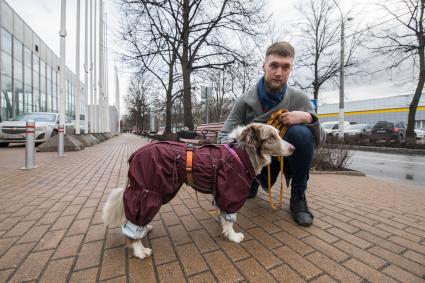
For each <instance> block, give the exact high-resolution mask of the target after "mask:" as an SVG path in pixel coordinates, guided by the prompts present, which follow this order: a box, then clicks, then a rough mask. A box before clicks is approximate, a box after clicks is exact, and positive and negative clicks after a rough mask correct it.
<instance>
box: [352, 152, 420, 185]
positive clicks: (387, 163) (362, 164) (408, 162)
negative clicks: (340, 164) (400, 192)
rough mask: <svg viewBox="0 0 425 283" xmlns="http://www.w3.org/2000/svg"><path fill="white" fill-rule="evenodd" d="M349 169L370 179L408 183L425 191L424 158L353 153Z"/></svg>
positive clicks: (375, 153) (376, 153)
mask: <svg viewBox="0 0 425 283" xmlns="http://www.w3.org/2000/svg"><path fill="white" fill-rule="evenodd" d="M353 153H354V154H353V158H352V162H351V164H350V165H349V166H348V168H349V169H353V170H358V171H361V172H363V173H365V174H366V175H367V176H370V177H377V178H382V179H386V180H390V181H397V182H408V183H410V184H415V185H419V186H421V187H423V188H424V189H425V156H424V155H403V154H388V153H379V152H370V151H353Z"/></svg>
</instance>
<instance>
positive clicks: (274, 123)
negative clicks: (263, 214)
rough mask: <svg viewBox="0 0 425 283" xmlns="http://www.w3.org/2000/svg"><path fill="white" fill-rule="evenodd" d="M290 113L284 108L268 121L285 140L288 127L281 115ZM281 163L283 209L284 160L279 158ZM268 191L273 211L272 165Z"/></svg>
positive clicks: (280, 197)
mask: <svg viewBox="0 0 425 283" xmlns="http://www.w3.org/2000/svg"><path fill="white" fill-rule="evenodd" d="M285 112H288V110H287V109H285V108H283V109H281V110H279V111H276V112H275V113H273V114H272V116H271V117H270V118H269V120H267V125H271V126H273V127H275V128H276V129H278V130H279V136H280V137H281V138H283V137H284V136H285V134H286V131H287V130H288V127H286V126H285V125H283V124H282V121H281V120H280V115H281V114H283V113H285ZM278 158H279V162H280V192H279V208H282V203H283V174H284V170H283V169H284V158H283V156H279V157H278ZM267 191H268V194H269V203H270V206H271V207H272V208H273V209H276V206H275V205H274V203H273V197H272V190H271V173H270V164H268V165H267Z"/></svg>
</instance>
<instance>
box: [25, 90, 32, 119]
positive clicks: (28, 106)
mask: <svg viewBox="0 0 425 283" xmlns="http://www.w3.org/2000/svg"><path fill="white" fill-rule="evenodd" d="M24 99H25V100H24V112H32V88H31V85H28V84H25V86H24Z"/></svg>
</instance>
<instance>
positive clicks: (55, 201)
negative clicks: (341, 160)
mask: <svg viewBox="0 0 425 283" xmlns="http://www.w3.org/2000/svg"><path fill="white" fill-rule="evenodd" d="M144 142H146V140H144V139H142V138H140V137H138V136H134V135H130V134H124V135H121V136H119V137H115V138H112V139H110V140H108V141H105V142H103V143H101V144H98V145H95V146H93V147H90V148H86V149H84V150H83V151H80V152H67V153H66V156H65V157H63V158H59V157H56V153H36V165H37V166H38V168H36V169H34V170H31V171H26V170H21V169H20V168H21V167H22V166H23V164H24V148H23V147H17V148H0V282H22V281H33V282H55V283H56V282H99V281H102V282H173V283H174V282H185V281H190V282H338V281H341V282H425V219H424V218H425V187H414V186H409V185H403V184H391V183H384V182H383V181H381V180H377V179H373V178H368V177H358V176H343V175H332V174H331V175H328V174H326V175H324V174H320V175H312V176H311V177H310V188H309V190H308V200H309V204H310V206H311V208H312V210H313V212H314V215H315V220H314V225H313V226H312V227H309V228H302V227H300V226H297V225H296V224H294V222H293V221H292V219H291V216H290V214H289V212H288V194H287V191H286V194H285V199H284V207H283V208H282V209H280V210H277V211H273V210H272V209H271V208H270V206H269V204H268V202H267V195H266V194H265V193H263V192H262V193H261V194H259V196H258V197H257V198H255V199H252V200H249V201H248V202H247V204H246V205H245V206H244V208H243V209H242V211H241V212H240V213H239V214H238V221H237V225H236V228H235V230H236V231H243V232H244V234H245V240H244V241H243V242H242V243H241V244H240V245H238V244H234V243H231V242H229V241H227V240H225V239H224V238H223V237H222V236H221V235H220V227H219V225H218V221H217V219H215V218H213V217H211V216H209V215H208V214H207V213H205V212H204V211H203V210H202V209H201V208H200V207H199V205H198V203H197V202H196V199H195V195H194V193H193V190H192V189H190V188H186V187H183V188H182V190H181V191H180V192H179V194H178V195H177V197H176V198H175V199H174V200H173V201H172V202H171V203H170V204H168V205H165V206H163V207H162V209H161V212H160V213H159V215H157V217H156V218H155V220H154V221H153V226H154V230H153V231H152V233H151V234H150V236H149V239H145V244H146V245H147V246H149V247H152V248H153V256H152V257H150V258H148V259H145V260H139V259H137V258H135V257H133V256H132V251H131V250H129V249H126V248H124V247H125V240H124V237H123V236H122V235H121V233H120V229H119V228H110V229H105V227H104V226H103V224H102V221H101V209H102V206H103V204H104V202H105V201H106V198H107V196H108V194H109V192H110V190H111V189H113V188H116V187H118V186H120V185H122V184H123V183H124V180H125V177H126V173H127V158H128V156H129V155H130V154H131V153H132V152H133V151H134V150H136V149H137V148H138V147H139V146H141V145H142V144H143V143H144ZM275 191H277V189H276V188H275ZM208 199H209V196H208V197H206V196H202V195H200V203H201V205H202V206H204V207H209V203H210V202H209V200H208ZM275 199H276V200H275V203H276V202H277V195H275Z"/></svg>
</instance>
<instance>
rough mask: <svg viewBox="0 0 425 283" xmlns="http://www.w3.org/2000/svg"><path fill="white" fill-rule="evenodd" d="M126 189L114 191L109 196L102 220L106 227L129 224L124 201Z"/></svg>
mask: <svg viewBox="0 0 425 283" xmlns="http://www.w3.org/2000/svg"><path fill="white" fill-rule="evenodd" d="M125 187H127V186H125ZM125 187H124V188H118V189H114V190H112V191H111V193H110V194H109V197H108V200H107V201H106V203H105V206H104V207H103V213H102V220H103V223H105V225H109V226H112V227H115V226H121V225H123V224H124V223H126V222H127V219H126V218H125V211H124V201H123V195H124V190H125Z"/></svg>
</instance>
